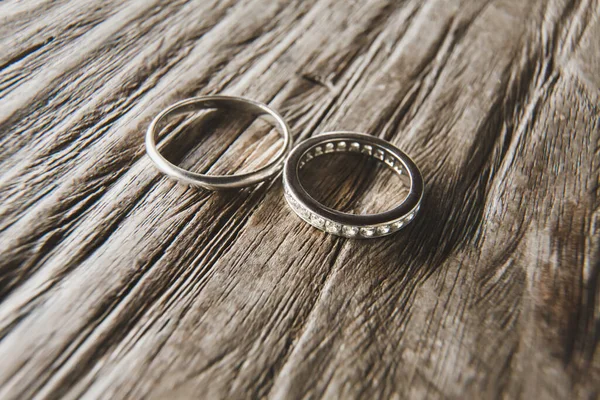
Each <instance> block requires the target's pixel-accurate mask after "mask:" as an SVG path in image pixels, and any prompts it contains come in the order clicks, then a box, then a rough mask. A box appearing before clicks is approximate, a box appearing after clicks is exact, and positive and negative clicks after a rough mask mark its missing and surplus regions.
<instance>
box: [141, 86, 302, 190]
mask: <svg viewBox="0 0 600 400" xmlns="http://www.w3.org/2000/svg"><path fill="white" fill-rule="evenodd" d="M213 108H225V109H233V110H236V111H242V112H247V113H250V114H252V115H256V116H266V117H267V118H268V119H269V120H270V122H272V123H273V125H276V126H277V127H278V128H279V129H278V130H279V133H280V134H281V135H282V136H283V146H282V147H281V149H280V150H279V152H278V153H277V154H276V155H275V158H274V159H273V160H271V162H269V163H268V164H267V165H265V166H264V167H262V168H260V169H257V170H255V171H252V172H248V173H245V174H238V175H205V174H198V173H194V172H191V171H187V170H185V169H183V168H180V167H178V166H176V165H174V164H172V163H171V162H169V161H168V160H167V159H166V158H165V157H163V155H162V154H160V152H159V151H158V148H157V147H156V139H157V137H158V133H159V132H160V130H161V127H162V126H163V124H164V123H165V122H166V121H167V120H168V117H171V116H175V115H179V114H186V113H192V112H197V111H200V110H205V109H213ZM291 147H292V135H291V133H290V129H289V128H288V126H287V124H286V123H285V121H284V120H283V118H281V116H280V115H279V114H278V113H277V112H276V111H275V110H273V109H271V108H270V107H269V106H267V105H266V104H263V103H259V102H257V101H254V100H250V99H246V98H243V97H237V96H203V97H194V98H190V99H186V100H182V101H180V102H177V103H175V104H173V105H172V106H170V107H168V108H166V109H165V110H163V111H162V112H161V113H160V114H158V115H157V116H156V118H154V120H152V123H151V124H150V126H149V127H148V131H147V132H146V152H147V153H148V155H149V156H150V159H152V161H153V162H154V164H155V165H156V167H157V168H158V169H159V170H160V171H161V172H163V173H165V174H166V175H168V176H170V177H171V178H173V179H176V180H178V181H180V182H182V183H186V184H189V185H193V186H201V187H203V188H205V189H209V190H221V189H234V188H242V187H246V186H250V185H254V184H257V183H259V182H262V181H264V180H266V179H268V178H271V177H272V176H274V175H275V174H277V173H278V172H279V171H280V170H281V167H282V165H283V161H284V160H285V157H286V156H287V154H288V153H289V152H290V149H291Z"/></svg>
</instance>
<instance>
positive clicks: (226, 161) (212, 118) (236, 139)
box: [157, 105, 284, 175]
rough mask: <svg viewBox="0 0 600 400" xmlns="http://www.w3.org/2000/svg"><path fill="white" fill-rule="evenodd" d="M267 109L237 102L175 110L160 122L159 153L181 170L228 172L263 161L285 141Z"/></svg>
mask: <svg viewBox="0 0 600 400" xmlns="http://www.w3.org/2000/svg"><path fill="white" fill-rule="evenodd" d="M279 129H280V128H279V127H278V125H277V122H276V120H275V119H274V118H273V117H271V116H270V115H269V114H261V113H258V112H256V111H254V110H251V109H250V110H249V109H247V108H238V107H224V106H220V105H219V108H216V107H215V108H208V109H201V110H190V109H189V108H187V109H183V110H178V111H176V112H174V113H173V114H172V115H168V116H167V117H166V119H165V120H164V121H163V122H162V124H161V126H159V137H158V140H157V142H159V143H160V144H159V148H160V153H161V154H162V155H163V157H165V158H166V159H167V160H168V161H169V162H170V163H172V164H174V165H177V166H178V167H180V168H183V169H185V170H188V171H191V172H195V173H201V174H210V175H233V174H243V173H248V172H251V171H255V170H257V169H260V168H262V167H264V166H266V165H267V164H268V163H269V162H270V161H271V160H272V159H274V158H275V157H276V155H277V154H278V152H279V151H280V150H281V149H282V146H283V143H284V140H283V136H282V134H281V132H280V130H279Z"/></svg>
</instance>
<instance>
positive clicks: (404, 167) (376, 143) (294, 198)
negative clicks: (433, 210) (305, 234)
mask: <svg viewBox="0 0 600 400" xmlns="http://www.w3.org/2000/svg"><path fill="white" fill-rule="evenodd" d="M338 152H350V153H359V154H364V155H367V156H369V157H373V158H375V159H377V160H379V161H380V162H382V163H384V164H385V165H387V166H388V167H389V168H391V169H392V170H393V171H394V172H396V173H397V174H398V175H400V177H401V178H403V179H404V181H405V182H406V184H407V185H409V193H408V195H407V196H406V198H405V199H404V200H403V201H402V202H401V203H400V204H398V205H396V206H395V207H394V208H392V209H390V210H389V211H385V212H382V213H379V214H367V215H356V214H348V213H344V212H340V211H336V210H334V209H331V208H329V207H326V206H324V205H323V204H321V203H319V202H318V201H316V200H315V199H314V198H312V197H311V196H310V195H309V194H308V193H307V191H306V190H305V189H304V187H303V186H302V184H301V183H300V178H299V172H300V170H301V169H302V168H304V166H305V165H306V164H307V163H309V162H311V161H312V160H314V159H315V158H316V157H320V156H324V155H327V154H332V153H338ZM283 186H284V192H285V198H286V200H287V202H288V204H289V206H290V207H291V208H292V210H293V211H294V212H295V213H296V214H298V216H299V217H300V218H302V219H303V220H304V221H306V222H308V223H309V224H311V225H312V226H314V227H316V228H318V229H320V230H322V231H325V232H327V233H331V234H333V235H337V236H343V237H347V238H357V239H358V238H362V239H367V238H374V237H380V236H386V235H389V234H392V233H394V232H397V231H398V230H400V229H401V228H403V227H404V226H406V225H407V224H408V223H409V222H411V221H412V220H413V219H414V217H415V216H416V215H417V213H418V211H419V207H420V205H421V199H422V198H423V189H424V183H423V177H422V176H421V172H420V171H419V169H418V168H417V166H416V165H415V163H414V162H413V161H412V160H411V159H410V157H408V156H407V155H406V154H405V153H404V152H402V151H401V150H400V149H398V148H397V147H395V146H394V145H392V144H391V143H389V142H387V141H385V140H382V139H379V138H377V137H374V136H371V135H367V134H363V133H355V132H329V133H324V134H320V135H318V136H315V137H312V138H310V139H307V140H305V141H304V142H302V143H300V144H299V145H298V146H296V147H295V148H294V149H293V150H292V151H291V153H290V155H289V156H288V158H287V160H286V162H285V166H284V172H283Z"/></svg>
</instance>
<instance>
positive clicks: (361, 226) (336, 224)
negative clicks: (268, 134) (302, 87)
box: [146, 96, 424, 238]
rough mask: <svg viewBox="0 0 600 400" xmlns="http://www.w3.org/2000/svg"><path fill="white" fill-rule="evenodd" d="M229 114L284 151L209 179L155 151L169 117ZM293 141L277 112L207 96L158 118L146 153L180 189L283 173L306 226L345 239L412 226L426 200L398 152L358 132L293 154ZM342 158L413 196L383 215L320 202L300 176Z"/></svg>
mask: <svg viewBox="0 0 600 400" xmlns="http://www.w3.org/2000/svg"><path fill="white" fill-rule="evenodd" d="M215 108H221V109H230V110H235V111H241V112H246V113H249V114H251V115H255V116H257V117H258V116H264V117H267V119H269V120H270V122H271V123H273V125H275V126H276V127H277V128H278V130H279V132H280V134H281V135H282V137H283V146H282V148H281V149H280V150H279V152H278V153H277V154H276V155H275V157H274V158H273V159H272V160H271V161H270V162H269V163H268V164H267V165H265V166H264V167H262V168H259V169H257V170H254V171H251V172H248V173H244V174H237V175H206V174H199V173H194V172H191V171H188V170H185V169H183V168H180V167H178V166H176V165H174V164H173V163H171V162H170V161H168V160H167V159H166V158H165V157H164V156H163V155H162V154H161V153H160V152H159V150H158V148H157V144H156V142H157V139H158V134H159V132H160V131H161V130H162V128H163V127H164V126H165V124H166V122H167V121H168V119H169V117H172V116H175V115H181V114H188V113H193V112H198V111H201V110H206V109H215ZM292 141H293V140H292V135H291V133H290V129H289V127H288V126H287V123H286V122H285V120H284V119H283V118H282V117H281V115H279V114H278V113H277V112H276V111H275V110H273V109H271V108H270V107H269V106H267V105H266V104H263V103H259V102H257V101H253V100H249V99H246V98H243V97H233V96H203V97H195V98H191V99H186V100H182V101H180V102H177V103H175V104H173V105H172V106H170V107H168V108H166V109H165V110H163V111H162V112H161V113H159V114H158V115H157V116H156V117H155V118H154V120H153V121H152V123H151V124H150V126H149V127H148V131H147V133H146V152H147V153H148V155H149V156H150V159H151V160H152V161H153V162H154V164H155V165H156V167H157V168H158V169H159V170H160V171H161V172H163V173H164V174H166V175H168V176H169V177H171V178H174V179H176V180H178V181H180V182H182V183H185V184H189V185H192V186H200V187H203V188H205V189H209V190H223V189H234V188H242V187H246V186H251V185H254V184H257V183H260V182H262V181H265V180H267V179H269V178H272V177H273V176H275V175H276V174H277V173H279V172H280V171H281V169H282V167H283V187H284V193H285V199H286V201H287V203H288V205H289V206H290V208H291V209H292V210H293V211H294V212H295V213H296V214H297V215H298V216H299V217H300V218H302V219H303V220H304V221H306V222H308V223H309V224H311V225H313V226H314V227H316V228H318V229H320V230H322V231H325V232H328V233H330V234H333V235H337V236H343V237H347V238H374V237H380V236H386V235H389V234H391V233H394V232H396V231H398V230H400V229H401V228H403V227H404V226H406V225H407V224H408V223H409V222H411V221H412V220H413V219H414V217H415V216H416V214H417V212H418V211H419V207H420V205H421V199H422V197H423V189H424V184H423V178H422V176H421V173H420V171H419V169H418V168H417V166H416V165H415V163H414V162H413V161H412V160H411V159H410V157H408V156H407V155H406V154H405V153H404V152H402V151H401V150H400V149H398V148H397V147H395V146H394V145H392V144H391V143H389V142H387V141H385V140H382V139H379V138H377V137H374V136H371V135H367V134H363V133H355V132H329V133H323V134H319V135H317V136H314V137H311V138H309V139H307V140H305V141H303V142H301V143H299V144H298V145H297V146H296V147H294V148H293V149H292ZM339 152H354V153H359V154H364V155H366V156H369V157H373V158H375V159H377V160H379V161H380V162H382V163H384V164H385V165H386V166H388V167H389V168H391V169H392V170H393V171H394V172H395V173H397V174H398V175H400V177H401V178H403V179H404V181H405V182H406V183H407V184H408V185H409V193H408V195H407V196H406V197H405V198H404V200H403V201H402V202H401V203H400V204H398V205H396V206H395V207H394V208H392V209H390V210H388V211H385V212H382V213H379V214H367V215H356V214H349V213H344V212H340V211H337V210H334V209H332V208H329V207H326V206H325V205H323V204H321V203H319V202H318V201H316V200H315V199H314V198H313V197H311V196H310V195H309V194H308V192H307V191H306V190H305V189H304V187H303V186H302V184H301V182H300V177H299V172H300V170H302V168H304V166H305V165H306V164H308V163H309V162H311V161H312V160H314V159H315V158H317V157H320V156H325V155H327V154H332V153H339Z"/></svg>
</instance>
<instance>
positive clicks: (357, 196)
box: [298, 140, 410, 215]
mask: <svg viewBox="0 0 600 400" xmlns="http://www.w3.org/2000/svg"><path fill="white" fill-rule="evenodd" d="M298 175H299V179H300V183H301V185H302V186H303V187H304V189H305V190H306V192H307V193H308V194H309V195H310V196H311V197H312V198H313V199H315V200H316V201H318V202H319V203H321V204H323V205H324V206H326V207H328V208H331V209H334V210H337V211H341V212H345V213H348V214H357V215H358V214H360V215H365V214H379V213H382V212H386V211H389V210H391V209H393V208H395V207H397V206H398V205H399V204H401V203H402V202H403V201H404V200H405V199H406V197H407V196H408V194H409V192H410V177H409V176H408V174H407V171H406V169H405V167H404V165H403V164H402V162H401V161H400V160H399V159H398V158H397V157H395V156H394V155H392V154H391V153H389V152H388V151H386V150H384V149H380V148H378V147H377V146H375V145H372V144H366V143H361V142H357V141H340V140H332V141H331V142H325V143H322V144H319V145H315V146H313V147H312V148H311V149H309V150H307V151H306V152H305V153H304V155H303V156H302V157H301V159H300V163H299V165H298Z"/></svg>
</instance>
